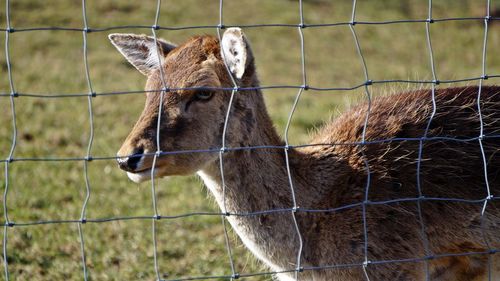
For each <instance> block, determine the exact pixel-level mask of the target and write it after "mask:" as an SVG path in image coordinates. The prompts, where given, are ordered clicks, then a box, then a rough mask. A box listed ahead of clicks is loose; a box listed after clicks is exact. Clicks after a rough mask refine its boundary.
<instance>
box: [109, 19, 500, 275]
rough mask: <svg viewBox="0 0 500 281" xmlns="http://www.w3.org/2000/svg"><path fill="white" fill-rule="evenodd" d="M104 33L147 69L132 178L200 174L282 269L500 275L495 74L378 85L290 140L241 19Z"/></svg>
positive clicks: (131, 144)
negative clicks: (210, 29) (384, 91)
mask: <svg viewBox="0 0 500 281" xmlns="http://www.w3.org/2000/svg"><path fill="white" fill-rule="evenodd" d="M109 39H110V40H111V43H112V44H113V45H114V46H115V47H116V48H117V49H118V51H119V52H120V53H121V54H122V55H123V56H124V57H125V58H126V59H127V60H128V62H130V63H131V64H132V65H133V66H134V67H135V68H136V69H137V70H139V71H140V72H141V73H142V74H143V75H145V76H146V77H147V82H146V86H145V92H146V102H145V107H144V109H143V111H142V113H141V115H140V117H139V119H138V121H137V123H136V124H135V125H134V126H133V129H132V130H131V132H130V134H129V135H128V137H127V138H126V140H125V141H124V143H123V145H122V146H121V148H120V150H119V151H118V153H117V161H118V165H119V167H120V168H121V169H122V170H124V171H126V172H127V175H128V177H129V178H130V179H131V180H132V181H134V182H143V181H147V180H151V179H152V178H161V177H168V176H175V175H192V174H197V175H198V176H199V177H200V178H201V179H202V180H203V182H204V184H205V185H206V187H207V188H208V190H209V191H210V193H211V194H213V197H214V198H215V200H216V202H217V204H218V205H219V206H220V208H221V210H222V211H223V212H227V216H226V218H227V220H228V221H229V223H230V225H231V227H232V228H233V229H234V231H235V233H236V234H237V235H238V236H239V237H240V239H241V241H242V242H243V244H244V245H245V246H246V247H247V248H248V249H249V250H250V251H251V252H252V253H253V254H254V255H255V256H256V257H257V258H258V259H259V260H260V261H262V262H263V263H264V264H265V265H266V266H267V267H269V269H270V270H272V271H273V272H278V273H277V274H276V275H275V277H276V278H277V279H278V280H281V281H288V280H296V279H300V280H314V281H326V280H343V281H354V280H440V281H444V280H462V281H465V280H467V281H470V280H473V281H479V280H500V257H499V255H500V254H498V249H499V247H500V205H499V200H498V199H499V198H498V197H495V195H497V194H499V192H500V139H498V138H497V137H496V136H497V135H498V134H499V133H500V87H499V86H494V85H493V86H487V85H483V86H482V87H478V86H463V87H448V88H446V87H440V86H436V87H435V89H434V90H433V89H431V88H428V89H425V88H422V89H415V90H407V91H401V92H399V93H394V94H391V95H381V96H377V97H375V98H373V99H372V100H371V102H370V103H369V104H368V103H367V102H365V103H360V104H358V105H355V106H352V108H350V109H348V110H347V111H346V112H344V113H342V114H341V115H340V116H338V117H336V118H334V119H332V120H330V121H328V122H325V124H324V125H323V126H322V127H321V128H320V129H318V131H317V132H316V133H314V135H313V136H312V138H311V140H310V142H309V144H311V145H304V146H288V145H287V144H286V143H285V142H284V140H283V138H282V137H281V136H280V135H279V134H278V132H277V130H276V129H275V127H274V125H273V121H272V120H271V117H270V115H269V113H268V111H267V109H266V105H265V101H264V98H263V94H262V90H261V88H260V83H259V79H258V76H257V72H256V63H255V58H254V56H253V51H252V49H251V47H250V43H249V40H248V39H247V37H246V35H245V34H244V33H243V31H242V30H241V29H240V28H237V27H232V28H227V29H225V31H224V32H223V34H222V36H221V35H219V36H211V35H199V36H194V37H192V38H191V39H189V40H187V41H186V42H185V43H183V44H181V45H175V44H173V43H170V42H168V41H166V40H163V39H160V38H156V37H151V36H146V35H136V34H110V35H109ZM235 83H236V85H235ZM235 87H237V90H238V91H236V92H235V93H234V94H233V91H232V89H234V88H235ZM162 90H163V94H161V93H162V92H161V91H162ZM232 95H233V100H232V102H230V100H231V96H232ZM160 103H161V104H160ZM433 103H435V104H434V105H433ZM160 105H161V106H160ZM160 109H161V112H160ZM368 109H369V110H368ZM479 109H480V111H479ZM228 110H229V111H230V112H229V118H228V119H227V124H225V123H226V122H225V121H226V114H227V112H228ZM368 111H369V114H368ZM367 114H368V115H367ZM367 116H368V119H366V118H367ZM159 121H160V122H159ZM158 124H159V125H158ZM157 133H159V136H158V135H157ZM157 137H159V139H160V141H159V142H157ZM223 137H224V138H225V139H224V141H225V143H224V146H225V148H229V149H225V150H224V151H223V152H218V151H219V150H220V149H221V148H223ZM157 144H159V146H160V147H157ZM314 144H316V145H314ZM252 147H259V148H258V149H257V148H255V149H250V148H252ZM230 148H240V149H230ZM197 150H202V151H205V152H192V153H187V152H189V151H197ZM158 151H161V152H173V151H174V152H179V151H180V152H182V151H186V153H157V152H158ZM221 154H222V156H221ZM221 159H223V165H222V166H223V167H222V172H221V165H220V164H221V163H220V161H221ZM153 165H154V166H153ZM368 178H369V182H367V181H368ZM291 182H292V184H293V190H292V189H291V186H290V184H291ZM292 191H293V192H292ZM292 193H294V194H292ZM292 195H294V196H295V198H293V196H292ZM399 199H405V200H399ZM294 200H295V203H294ZM272 210H283V211H276V212H272ZM238 214H250V215H238ZM252 214H253V215H252ZM294 220H295V221H294ZM295 223H296V225H295ZM299 246H301V247H299Z"/></svg>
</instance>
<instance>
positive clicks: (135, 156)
mask: <svg viewBox="0 0 500 281" xmlns="http://www.w3.org/2000/svg"><path fill="white" fill-rule="evenodd" d="M143 157H144V149H143V148H142V147H140V148H136V149H134V151H133V152H132V154H131V155H129V156H123V157H120V156H118V157H117V158H116V162H118V165H119V166H120V168H121V169H122V170H125V171H128V172H133V171H135V170H137V168H138V167H139V164H140V162H141V160H142V158H143Z"/></svg>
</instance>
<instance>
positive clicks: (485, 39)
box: [477, 0, 493, 281]
mask: <svg viewBox="0 0 500 281" xmlns="http://www.w3.org/2000/svg"><path fill="white" fill-rule="evenodd" d="M490 8H491V0H486V16H485V18H484V36H483V49H482V56H481V79H480V80H479V88H478V93H477V112H478V118H479V137H478V143H479V148H480V150H481V160H482V162H483V167H482V169H483V173H484V183H485V188H486V198H485V199H484V203H483V207H482V209H481V214H480V220H481V234H482V236H483V240H484V243H485V245H486V247H487V248H488V252H490V253H491V252H492V248H491V245H490V242H489V239H488V236H487V235H486V233H485V229H484V228H485V212H486V207H487V205H488V202H489V201H490V200H491V199H492V198H493V195H492V194H491V190H490V183H489V178H488V161H487V160H486V152H485V151H484V147H483V138H484V121H483V115H482V111H481V92H482V89H483V81H484V80H485V79H487V72H486V57H487V54H486V53H487V50H488V30H489V29H488V23H489V21H490V19H491V16H490ZM487 263H488V272H487V278H488V281H491V280H492V279H491V278H492V271H491V267H492V255H491V254H489V255H488V260H487Z"/></svg>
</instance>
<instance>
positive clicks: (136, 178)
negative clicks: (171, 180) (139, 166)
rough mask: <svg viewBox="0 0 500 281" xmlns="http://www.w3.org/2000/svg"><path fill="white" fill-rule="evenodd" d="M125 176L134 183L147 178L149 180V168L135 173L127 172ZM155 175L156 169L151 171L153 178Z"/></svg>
mask: <svg viewBox="0 0 500 281" xmlns="http://www.w3.org/2000/svg"><path fill="white" fill-rule="evenodd" d="M127 176H128V178H129V179H130V180H132V181H133V182H135V183H141V182H145V181H148V180H151V169H147V170H143V171H140V172H137V173H132V172H127ZM156 176H157V169H155V170H154V172H153V178H156Z"/></svg>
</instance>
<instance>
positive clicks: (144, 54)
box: [109, 34, 175, 75]
mask: <svg viewBox="0 0 500 281" xmlns="http://www.w3.org/2000/svg"><path fill="white" fill-rule="evenodd" d="M109 39H110V40H111V43H113V45H114V46H115V47H116V48H117V49H118V51H120V53H121V54H122V55H123V56H124V57H125V58H126V59H127V60H128V61H129V62H130V63H131V64H132V65H133V66H135V67H136V68H137V69H138V70H139V71H140V72H141V73H142V74H144V75H148V74H149V73H151V71H153V70H155V69H158V68H159V66H160V65H161V63H162V62H161V60H163V58H164V55H165V54H166V53H168V52H169V51H170V50H172V49H173V48H175V45H173V44H170V43H168V42H166V41H163V40H161V39H157V44H155V40H154V38H153V37H149V36H145V35H135V34H110V35H109ZM160 45H161V47H160Z"/></svg>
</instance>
